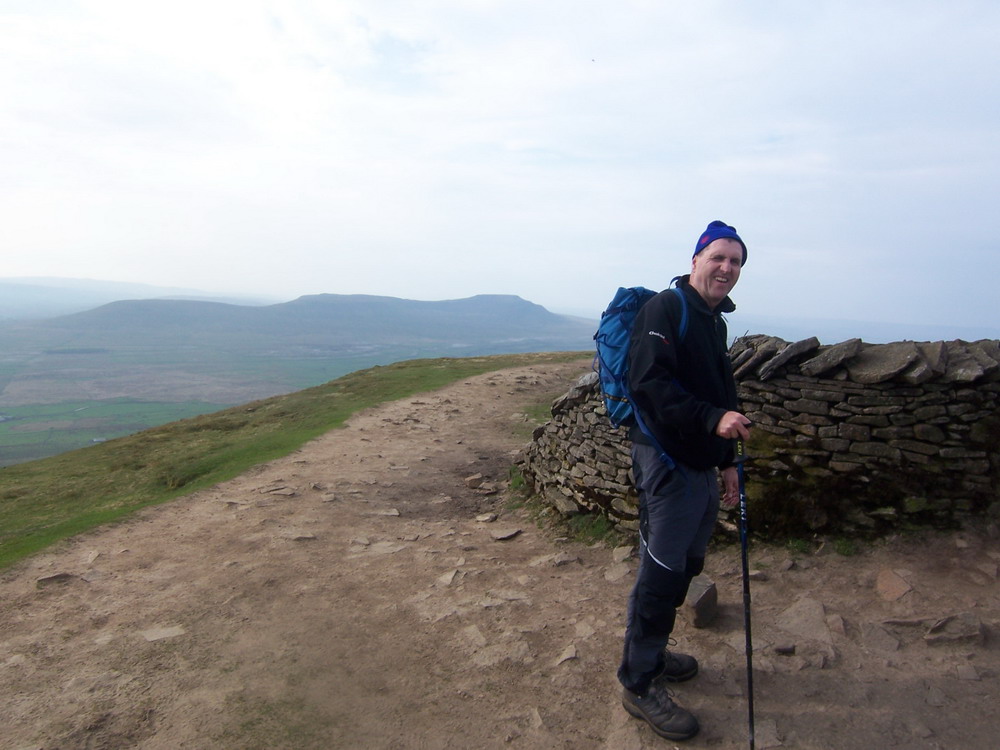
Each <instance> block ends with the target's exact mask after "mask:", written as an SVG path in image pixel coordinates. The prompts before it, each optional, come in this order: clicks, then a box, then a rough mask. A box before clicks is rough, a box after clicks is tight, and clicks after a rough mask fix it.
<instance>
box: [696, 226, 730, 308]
mask: <svg viewBox="0 0 1000 750" xmlns="http://www.w3.org/2000/svg"><path fill="white" fill-rule="evenodd" d="M742 265H743V246H742V245H741V244H740V243H739V242H737V241H736V240H731V239H719V240H715V242H713V243H711V244H710V245H709V246H708V247H706V248H705V249H704V250H702V251H701V252H700V253H698V254H697V255H695V256H694V257H693V258H692V259H691V278H690V284H691V286H692V287H694V289H695V291H696V292H698V294H700V295H701V298H702V299H703V300H705V302H707V303H708V306H709V307H710V308H711V309H712V310H714V309H715V308H716V307H717V306H718V304H719V303H720V302H722V300H724V299H725V298H726V295H728V294H729V292H731V291H732V289H733V287H734V286H736V282H737V281H739V280H740V270H741V266H742Z"/></svg>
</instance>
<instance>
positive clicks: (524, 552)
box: [0, 363, 1000, 750]
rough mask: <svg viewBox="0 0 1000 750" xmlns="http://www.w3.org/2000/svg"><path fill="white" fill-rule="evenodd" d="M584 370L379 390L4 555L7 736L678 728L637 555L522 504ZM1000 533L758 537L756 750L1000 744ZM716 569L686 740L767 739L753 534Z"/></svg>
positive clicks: (1, 655) (393, 739)
mask: <svg viewBox="0 0 1000 750" xmlns="http://www.w3.org/2000/svg"><path fill="white" fill-rule="evenodd" d="M585 367H586V365H585V364H583V363H578V364H576V365H538V366H532V367H526V368H521V369H518V370H509V371H504V372H498V373H493V374H489V375H485V376H482V377H477V378H473V379H470V380H468V381H465V382H462V383H458V384H456V385H454V386H452V387H449V388H446V389H444V390H442V391H438V392H435V393H432V394H426V395H424V396H420V397H417V398H412V399H405V400H403V401H399V402H395V403H392V404H388V405H385V406H383V407H381V408H378V409H374V410H370V411H367V412H365V413H363V414H361V415H359V416H357V417H356V418H355V419H353V420H351V422H350V424H349V426H348V427H347V428H346V429H343V430H337V431H334V432H331V433H329V434H327V435H325V436H323V437H321V438H320V439H318V440H315V441H314V442H312V443H310V444H308V445H307V446H305V447H304V448H303V449H302V450H300V451H298V452H297V453H295V454H294V455H291V456H289V457H287V458H285V459H282V460H279V461H275V462H272V463H269V464H266V465H264V466H261V467H258V468H257V469H255V470H253V471H251V472H249V473H247V474H246V475H243V476H241V477H239V478H237V479H235V480H233V481H230V482H227V483H224V484H221V485H219V486H216V487H214V488H212V489H209V490H205V491H203V492H199V493H197V494H195V495H192V496H190V497H188V498H185V499H183V500H180V501H178V502H174V503H171V504H170V505H168V506H163V507H159V508H155V509H151V510H149V511H147V512H144V513H142V514H140V515H138V516H136V517H134V518H133V519H131V520H129V521H128V522H126V523H122V524H118V525H115V526H111V527H108V528H105V529H102V530H100V531H98V532H95V533H91V534H86V535H83V536H81V537H79V538H77V539H75V540H74V541H72V542H71V543H68V544H65V545H62V546H60V547H59V548H58V549H56V550H54V551H52V552H50V553H46V554H42V555H38V556H36V557H35V558H33V559H31V560H29V561H27V562H25V563H23V564H21V565H19V566H17V567H16V568H14V569H12V570H10V571H7V572H6V573H5V574H3V576H2V577H0V686H2V687H0V748H3V749H4V750H7V749H14V750H21V749H23V750H28V749H32V750H42V749H44V750H54V749H56V748H58V749H59V750H77V749H81V750H82V749H84V748H87V749H91V750H96V749H112V748H115V749H117V748H143V749H144V750H152V749H153V748H157V749H162V750H176V749H177V748H192V749H194V750H211V749H215V748H227V749H228V748H232V749H236V748H238V749H240V750H245V749H248V748H288V749H290V750H312V749H316V750H320V749H326V748H501V747H513V748H518V747H520V748H574V749H579V748H584V749H585V748H608V749H614V750H618V749H623V750H632V749H639V748H658V747H667V746H670V744H671V743H667V742H665V741H663V740H661V739H659V738H657V737H656V736H655V735H653V734H652V733H651V732H650V731H649V730H648V729H647V728H646V727H645V726H644V725H642V724H641V723H640V722H638V721H636V720H634V719H631V718H630V717H628V715H627V714H626V713H625V712H624V710H623V709H622V708H621V706H620V704H619V703H618V688H617V685H616V682H615V679H614V669H615V667H616V663H617V657H618V652H619V648H620V646H619V640H620V637H621V631H622V611H623V605H624V601H625V597H626V596H627V593H628V590H629V587H630V584H631V569H632V568H633V567H634V561H632V560H625V561H621V560H620V559H619V558H620V555H619V556H616V555H615V554H614V553H613V552H612V551H611V550H609V549H606V548H603V547H586V546H582V545H579V544H576V543H572V542H566V541H565V540H559V539H556V538H555V537H554V535H553V534H552V533H550V532H543V531H541V530H539V529H538V528H537V527H536V526H535V525H534V524H533V523H532V522H531V521H530V520H529V519H527V518H526V517H525V516H524V515H523V514H522V513H521V512H519V511H509V510H505V500H504V489H505V484H504V483H505V480H506V478H507V467H508V466H509V465H510V462H511V456H512V452H513V451H515V450H516V449H517V448H518V447H520V445H521V444H522V442H523V440H524V439H525V438H524V435H525V432H526V430H525V426H524V417H523V415H521V410H522V409H524V408H525V406H526V405H527V404H531V403H536V402H538V401H539V400H540V399H542V398H547V397H550V396H552V395H555V394H557V393H561V392H562V391H564V390H565V389H566V388H567V387H568V385H569V384H571V383H572V382H573V380H575V378H576V377H577V376H578V375H579V374H581V373H582V372H583V371H584V369H585ZM477 473H478V474H482V475H483V477H484V485H483V486H480V487H471V486H469V485H470V484H475V482H467V481H466V478H467V477H469V476H470V475H473V474H477ZM493 488H497V489H498V490H499V492H496V493H493V492H492V489H493ZM490 514H496V515H497V517H496V519H495V520H488V519H492V515H490ZM996 550H997V534H996V529H995V527H988V526H984V527H983V528H982V529H980V530H972V529H970V530H966V531H964V532H962V533H954V532H951V533H942V534H933V535H925V536H922V537H920V538H919V539H909V540H905V541H904V540H895V541H890V542H888V543H885V544H881V545H878V546H877V547H868V548H866V549H864V550H863V551H862V553H861V554H860V555H856V556H852V557H843V556H840V555H838V554H835V553H830V554H826V555H800V556H792V555H791V554H790V553H789V552H788V551H787V550H786V549H777V548H766V547H763V546H759V545H757V546H755V547H754V549H753V551H752V553H751V554H752V565H753V567H755V568H757V569H759V571H760V572H759V574H757V575H756V576H755V577H756V579H757V580H755V581H754V583H753V597H754V609H753V616H754V625H755V648H756V656H755V662H754V666H755V672H754V677H755V688H756V689H755V697H756V719H757V722H756V727H757V737H756V746H757V747H758V748H767V747H779V746H784V747H789V748H817V749H819V748H824V749H829V748H858V749H859V750H862V749H863V750H870V749H871V748H873V747H901V748H902V747H905V748H907V750H918V749H920V748H948V749H949V750H951V749H953V748H992V747H996V746H997V740H996V737H997V735H998V733H1000V720H998V719H997V718H996V716H995V708H996V679H997V677H998V675H1000V648H998V646H997V641H996V636H997V634H998V633H1000V595H998V583H997V563H998V561H1000V553H998V552H997V551H996ZM707 572H708V574H709V575H710V576H711V577H712V578H713V580H714V581H715V582H716V584H717V586H718V589H719V595H720V601H721V612H720V616H719V618H718V619H717V620H716V621H715V622H714V623H713V624H712V625H711V626H710V627H707V628H702V629H695V628H693V627H692V625H691V623H690V620H691V612H690V611H688V610H685V612H684V613H683V615H682V617H681V618H680V625H679V628H678V632H677V635H678V638H679V641H680V644H679V647H680V648H681V649H682V650H686V651H688V652H690V653H693V654H695V655H697V656H698V657H699V659H700V660H701V663H702V673H701V674H700V675H699V676H698V677H697V678H696V679H695V680H693V681H692V682H690V683H685V684H684V685H681V686H679V687H678V689H677V691H676V692H677V695H678V698H679V700H680V701H681V702H682V703H684V704H685V705H687V706H688V707H690V708H691V709H693V710H694V711H695V712H696V713H697V714H698V716H699V718H700V719H701V722H702V727H703V729H702V733H701V734H700V735H699V736H698V737H697V738H695V739H694V740H692V741H691V742H689V743H686V746H687V747H703V748H740V747H746V746H747V736H746V701H745V695H744V693H745V690H744V680H745V670H744V663H745V662H744V656H743V632H742V617H743V616H742V604H741V588H740V567H739V557H738V551H737V550H735V549H732V548H728V547H723V548H721V549H718V550H716V551H715V552H714V553H713V555H712V557H711V558H710V561H709V565H708V569H707ZM950 615H962V617H957V618H955V619H954V620H952V621H950V622H949V623H948V624H947V627H943V631H944V632H943V634H944V635H946V636H947V637H948V640H947V641H945V642H942V643H931V642H929V641H928V640H927V639H926V638H925V635H926V634H927V631H928V630H929V629H930V627H931V626H932V625H933V623H935V622H936V621H938V620H940V619H941V618H944V617H947V616H950ZM963 628H964V630H963ZM779 651H781V652H784V653H779ZM791 651H794V653H789V652H791Z"/></svg>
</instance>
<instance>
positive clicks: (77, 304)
mask: <svg viewBox="0 0 1000 750" xmlns="http://www.w3.org/2000/svg"><path fill="white" fill-rule="evenodd" d="M157 298H159V299H167V298H169V299H197V300H206V299H208V300H213V301H216V302H228V303H231V304H244V305H254V304H264V301H263V300H259V299H255V298H250V297H243V298H240V297H228V296H223V295H216V294H209V293H207V292H201V291H198V290H194V289H182V288H176V287H160V286H152V285H150V284H132V283H126V282H116V281H95V280H92V279H62V278H51V277H23V278H0V321H4V320H39V319H44V318H53V317H56V316H59V315H70V314H72V313H76V312H81V311H84V310H89V309H92V308H95V307H99V306H100V305H106V304H108V303H109V302H115V301H117V300H124V299H157Z"/></svg>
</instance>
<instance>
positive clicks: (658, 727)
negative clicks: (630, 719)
mask: <svg viewBox="0 0 1000 750" xmlns="http://www.w3.org/2000/svg"><path fill="white" fill-rule="evenodd" d="M622 705H623V706H624V707H625V710H626V711H628V712H629V713H630V714H632V716H634V717H636V718H637V719H644V720H645V721H646V723H648V724H649V726H650V727H651V728H652V729H653V731H654V732H656V733H657V734H658V735H660V736H661V737H663V738H665V739H668V740H687V739H691V738H692V737H694V736H695V735H696V734H698V720H697V719H696V718H695V717H694V714H692V713H691V712H690V711H688V710H687V709H684V708H681V707H680V706H678V705H677V704H676V703H674V701H673V699H672V698H671V697H670V691H668V690H667V688H666V685H664V684H663V683H662V682H660V681H658V682H654V683H653V684H652V685H650V687H649V690H648V691H647V692H646V695H644V696H639V695H636V694H635V693H633V692H632V691H631V690H628V689H625V690H623V691H622Z"/></svg>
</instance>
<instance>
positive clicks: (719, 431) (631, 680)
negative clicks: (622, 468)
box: [618, 221, 750, 740]
mask: <svg viewBox="0 0 1000 750" xmlns="http://www.w3.org/2000/svg"><path fill="white" fill-rule="evenodd" d="M746 259H747V249H746V245H745V244H744V243H743V240H741V239H740V237H739V235H738V234H737V233H736V230H735V229H734V228H733V227H731V226H729V225H727V224H724V223H723V222H721V221H713V222H712V223H711V224H709V225H708V227H707V228H706V230H705V232H704V233H703V234H702V235H701V237H699V239H698V242H697V244H696V245H695V250H694V255H693V256H692V259H691V273H690V274H689V275H686V276H682V277H678V278H676V279H674V281H675V282H676V283H677V287H678V290H679V292H680V294H683V295H684V299H683V300H682V299H681V298H680V297H679V296H678V294H677V292H676V291H671V290H667V291H664V292H660V293H659V294H658V295H656V296H655V297H653V298H652V299H651V300H649V301H648V302H647V303H646V304H645V305H643V307H642V308H641V309H640V310H639V313H638V315H637V317H636V320H635V324H634V326H633V329H632V338H631V341H630V344H629V388H630V390H631V396H632V401H633V405H634V408H635V409H637V410H638V411H639V413H640V415H641V416H642V419H643V421H644V423H645V425H646V427H647V428H648V429H649V431H650V432H652V434H653V435H654V437H655V438H656V441H657V442H658V443H659V447H654V445H653V444H652V442H651V441H650V440H649V439H648V438H647V437H646V436H645V435H644V434H643V433H642V431H641V430H639V429H638V427H633V428H632V431H631V438H632V443H633V445H632V472H633V475H634V478H635V485H636V488H637V490H638V493H639V529H640V544H639V556H640V561H639V570H638V572H637V574H636V582H635V587H634V589H633V591H632V594H631V596H630V598H629V602H628V617H627V623H626V632H625V644H624V649H623V654H622V662H621V666H620V667H619V668H618V679H619V680H620V682H621V683H622V685H623V686H624V690H623V693H622V703H623V705H624V706H625V709H626V710H627V711H628V712H629V713H630V714H632V715H633V716H636V717H638V718H641V719H644V720H646V721H647V722H648V723H649V724H650V726H651V727H652V728H653V731H655V732H656V733H657V734H659V735H660V736H662V737H665V738H667V739H671V740H684V739H688V738H690V737H693V736H694V735H695V734H697V732H698V720H697V719H696V718H695V717H694V715H693V714H691V712H689V711H687V710H686V709H684V708H682V707H681V706H679V705H677V704H676V703H675V702H674V701H673V700H672V699H671V697H670V694H669V691H668V690H667V684H668V683H676V682H683V681H684V680H689V679H691V678H692V677H694V676H695V675H696V674H697V673H698V662H697V661H696V660H695V659H694V657H691V656H688V655H686V654H680V653H676V652H670V651H667V650H666V647H667V645H668V639H669V638H670V634H671V632H672V631H673V627H674V619H675V617H676V614H677V607H679V606H680V605H681V604H682V603H683V602H684V597H685V596H686V595H687V591H688V586H689V584H690V583H691V579H692V578H693V577H694V576H696V575H698V573H700V572H701V570H702V568H703V566H704V563H705V551H706V549H707V547H708V541H709V538H710V537H711V535H712V530H713V528H714V526H715V522H716V517H717V515H718V512H719V503H720V497H719V480H718V472H719V471H721V474H722V480H723V481H722V484H723V488H724V492H723V496H722V498H721V502H722V504H724V505H725V506H726V507H733V506H735V505H736V503H737V502H738V501H739V478H738V474H737V469H736V467H735V465H734V463H733V459H734V446H733V443H734V440H735V439H736V438H741V439H746V438H747V437H748V436H749V433H748V427H749V425H750V420H749V419H747V418H746V417H745V416H744V415H742V414H740V413H739V412H738V411H737V398H736V383H735V381H734V380H733V373H732V367H731V365H730V362H729V356H728V343H727V334H726V323H725V321H724V320H723V319H722V316H721V313H729V312H732V311H733V310H735V309H736V306H735V305H734V304H733V302H732V300H730V299H729V292H730V291H731V290H732V288H733V287H734V286H735V285H736V282H737V281H738V280H739V278H740V272H741V271H742V269H743V265H744V264H745V263H746ZM685 316H686V323H685V324H684V327H683V334H682V332H681V328H682V323H681V320H682V319H684V318H685ZM661 449H662V453H665V454H666V456H663V455H662V453H661Z"/></svg>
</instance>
